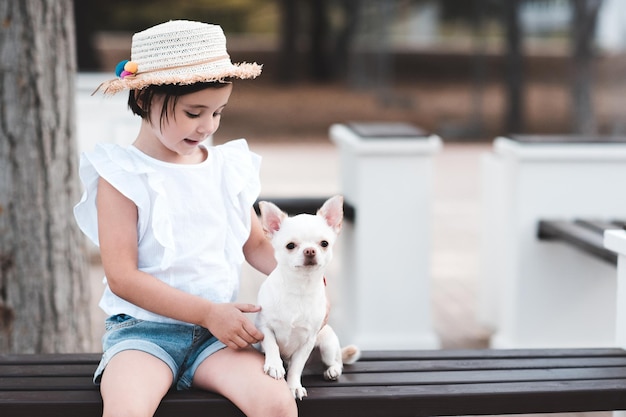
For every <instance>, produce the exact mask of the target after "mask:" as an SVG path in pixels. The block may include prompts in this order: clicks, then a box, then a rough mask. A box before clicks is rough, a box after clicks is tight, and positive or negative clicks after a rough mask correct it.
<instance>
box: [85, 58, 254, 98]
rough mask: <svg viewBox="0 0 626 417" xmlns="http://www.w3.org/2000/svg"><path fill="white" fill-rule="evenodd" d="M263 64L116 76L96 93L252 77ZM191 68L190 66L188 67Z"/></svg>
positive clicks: (242, 64) (107, 93) (110, 93)
mask: <svg viewBox="0 0 626 417" xmlns="http://www.w3.org/2000/svg"><path fill="white" fill-rule="evenodd" d="M262 68H263V66H262V65H260V64H257V63H247V62H243V63H239V64H230V63H228V65H227V66H220V67H208V68H202V69H197V68H196V69H194V70H193V71H185V72H182V73H181V72H179V71H159V72H151V73H145V74H141V73H138V74H136V75H134V76H127V77H125V78H123V79H122V78H116V79H113V80H109V81H105V82H103V83H102V84H100V86H98V88H97V89H96V91H94V93H96V92H97V91H102V93H103V94H104V95H113V94H116V93H119V92H121V91H125V90H141V89H143V88H145V87H148V86H150V85H165V84H178V85H189V84H195V83H199V82H205V83H206V82H219V81H224V80H225V79H229V78H238V79H251V78H256V77H258V76H259V75H260V74H261V70H262ZM187 70H190V68H187Z"/></svg>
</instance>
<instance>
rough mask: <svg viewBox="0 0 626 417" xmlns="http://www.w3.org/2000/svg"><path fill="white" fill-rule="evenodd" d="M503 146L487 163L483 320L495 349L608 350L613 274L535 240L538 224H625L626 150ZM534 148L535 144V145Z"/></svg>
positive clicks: (571, 251) (498, 143)
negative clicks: (621, 183)
mask: <svg viewBox="0 0 626 417" xmlns="http://www.w3.org/2000/svg"><path fill="white" fill-rule="evenodd" d="M524 139H525V138H523V137H522V138H520V140H513V139H510V138H497V139H496V140H495V141H494V144H493V152H491V153H490V154H488V155H486V156H485V159H484V161H483V187H484V200H483V213H484V224H483V227H482V230H483V239H482V259H481V264H482V273H481V280H482V282H481V295H482V299H481V302H480V304H479V307H480V313H481V316H480V319H481V320H482V321H483V323H487V324H489V325H492V326H493V327H494V329H495V330H496V333H495V335H494V337H493V338H492V341H491V346H492V347H495V348H533V347H592V346H607V345H610V344H612V342H613V340H614V323H615V321H614V320H615V300H614V294H615V286H616V283H615V267H614V266H613V265H611V264H609V263H608V262H606V261H603V260H600V259H596V258H594V257H593V256H591V255H589V254H586V253H584V252H581V251H580V250H579V249H576V248H573V247H571V246H569V245H567V244H565V243H563V242H548V241H541V240H539V239H538V238H537V225H538V222H539V220H540V219H551V218H552V219H565V220H567V219H573V218H576V217H581V218H591V219H604V220H609V219H611V218H614V219H619V218H623V217H624V216H625V215H626V193H619V192H616V191H615V186H616V185H615V184H616V181H617V180H618V179H619V178H622V177H626V143H623V142H622V143H620V142H617V141H616V142H613V143H610V142H606V143H598V142H596V143H581V142H576V141H574V139H575V138H572V141H556V142H552V143H546V142H541V141H533V140H524ZM527 139H531V138H527Z"/></svg>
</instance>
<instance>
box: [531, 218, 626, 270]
mask: <svg viewBox="0 0 626 417" xmlns="http://www.w3.org/2000/svg"><path fill="white" fill-rule="evenodd" d="M624 226H626V221H624V220H609V221H607V220H598V219H572V220H561V219H559V220H540V221H539V225H538V228H537V237H538V238H539V239H541V240H558V241H562V242H564V243H567V244H570V245H573V246H574V247H576V248H578V249H581V250H583V251H585V252H587V253H588V254H591V255H593V256H595V257H597V258H599V259H602V260H605V261H607V262H609V263H611V264H613V265H617V254H616V253H615V252H612V251H610V250H608V249H606V248H605V247H604V243H603V240H604V232H605V231H606V230H613V229H624Z"/></svg>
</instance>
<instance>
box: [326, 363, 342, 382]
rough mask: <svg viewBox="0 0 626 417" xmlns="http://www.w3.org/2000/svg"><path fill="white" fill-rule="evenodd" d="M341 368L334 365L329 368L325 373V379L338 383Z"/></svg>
mask: <svg viewBox="0 0 626 417" xmlns="http://www.w3.org/2000/svg"><path fill="white" fill-rule="evenodd" d="M341 372H342V369H341V366H338V365H332V366H329V367H328V369H326V371H324V379H326V380H328V381H336V380H337V379H338V378H339V377H340V376H341Z"/></svg>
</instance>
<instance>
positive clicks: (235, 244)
mask: <svg viewBox="0 0 626 417" xmlns="http://www.w3.org/2000/svg"><path fill="white" fill-rule="evenodd" d="M214 150H215V151H217V152H219V154H220V155H221V157H222V159H223V164H224V165H223V166H224V171H223V177H222V181H223V182H222V190H223V193H224V196H225V198H226V204H228V205H229V210H226V211H227V213H228V216H229V218H228V219H227V220H228V225H229V233H228V235H229V238H228V239H227V245H226V255H227V256H228V257H229V258H230V259H231V260H233V261H235V262H236V263H238V264H240V263H242V262H243V260H244V257H243V252H242V250H241V249H242V246H243V244H244V243H245V242H246V241H247V240H248V237H249V236H250V222H251V219H250V211H251V208H252V206H253V204H254V202H255V201H256V199H257V198H258V196H259V193H260V192H261V181H260V178H259V170H260V168H261V157H260V156H259V155H257V154H256V153H254V152H252V151H250V149H249V148H248V143H247V142H246V141H245V140H244V139H237V140H233V141H230V142H227V143H225V144H223V145H219V146H216V147H215V148H214Z"/></svg>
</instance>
